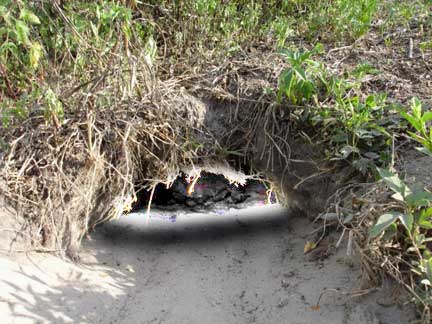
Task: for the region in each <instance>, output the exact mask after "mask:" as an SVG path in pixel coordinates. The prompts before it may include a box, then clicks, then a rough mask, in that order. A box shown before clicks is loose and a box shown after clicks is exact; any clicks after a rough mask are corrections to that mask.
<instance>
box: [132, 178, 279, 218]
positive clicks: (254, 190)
mask: <svg viewBox="0 0 432 324" xmlns="http://www.w3.org/2000/svg"><path fill="white" fill-rule="evenodd" d="M136 192H137V201H136V202H135V204H134V205H133V208H132V211H133V212H136V211H139V210H143V209H146V208H148V206H149V203H150V201H151V208H157V209H159V210H166V211H173V212H175V211H183V212H192V213H193V212H210V211H215V210H219V211H220V210H228V209H230V208H236V209H243V208H246V207H251V206H264V205H268V204H275V203H277V202H278V198H277V195H276V193H275V192H273V191H272V190H271V188H270V186H269V184H267V183H266V182H265V181H264V180H261V179H257V178H248V179H247V180H246V181H245V182H244V183H236V182H230V181H229V180H228V179H227V178H226V177H225V176H224V175H222V174H215V173H211V172H201V173H200V174H199V176H195V177H193V176H192V177H191V176H189V175H187V174H186V173H183V172H181V173H180V174H179V175H178V176H177V178H176V179H175V180H174V181H173V182H172V183H170V184H168V185H167V184H163V183H159V184H158V185H156V187H155V188H154V191H153V193H152V190H151V189H146V188H144V187H142V186H137V187H136Z"/></svg>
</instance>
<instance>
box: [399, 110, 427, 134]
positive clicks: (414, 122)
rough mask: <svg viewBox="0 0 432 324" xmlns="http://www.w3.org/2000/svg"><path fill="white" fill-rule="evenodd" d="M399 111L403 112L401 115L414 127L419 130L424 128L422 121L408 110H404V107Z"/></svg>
mask: <svg viewBox="0 0 432 324" xmlns="http://www.w3.org/2000/svg"><path fill="white" fill-rule="evenodd" d="M398 111H399V113H400V114H401V116H402V117H403V118H405V119H406V120H407V121H408V122H409V123H410V124H411V126H412V127H414V128H415V129H416V130H417V131H419V132H420V131H421V130H422V123H421V121H420V120H418V119H417V118H415V117H414V116H412V115H410V114H408V113H407V112H406V111H404V110H403V109H402V108H399V109H398Z"/></svg>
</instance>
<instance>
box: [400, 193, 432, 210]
mask: <svg viewBox="0 0 432 324" xmlns="http://www.w3.org/2000/svg"><path fill="white" fill-rule="evenodd" d="M405 201H406V202H407V204H408V205H409V206H411V207H427V206H429V203H430V202H431V201H432V194H431V193H430V192H427V191H424V190H422V191H419V192H414V193H411V194H409V195H407V196H406V197H405Z"/></svg>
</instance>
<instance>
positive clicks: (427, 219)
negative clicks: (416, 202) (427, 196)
mask: <svg viewBox="0 0 432 324" xmlns="http://www.w3.org/2000/svg"><path fill="white" fill-rule="evenodd" d="M431 218H432V207H430V208H428V209H423V210H422V211H421V212H420V214H419V216H418V220H417V223H418V224H419V226H420V227H421V228H426V229H432V222H431Z"/></svg>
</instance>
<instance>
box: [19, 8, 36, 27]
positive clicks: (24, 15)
mask: <svg viewBox="0 0 432 324" xmlns="http://www.w3.org/2000/svg"><path fill="white" fill-rule="evenodd" d="M19 19H22V20H24V21H27V22H29V23H31V24H35V25H39V24H40V20H39V18H38V16H36V15H35V14H34V13H33V12H31V11H30V10H28V9H22V10H21V13H20V16H19Z"/></svg>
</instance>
